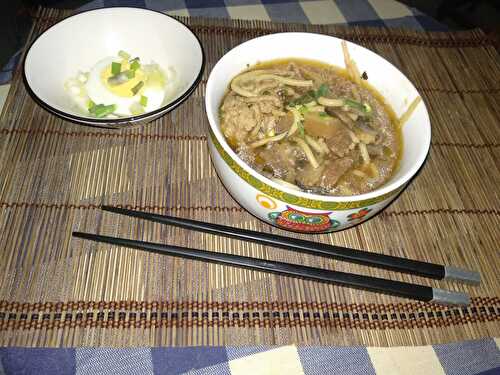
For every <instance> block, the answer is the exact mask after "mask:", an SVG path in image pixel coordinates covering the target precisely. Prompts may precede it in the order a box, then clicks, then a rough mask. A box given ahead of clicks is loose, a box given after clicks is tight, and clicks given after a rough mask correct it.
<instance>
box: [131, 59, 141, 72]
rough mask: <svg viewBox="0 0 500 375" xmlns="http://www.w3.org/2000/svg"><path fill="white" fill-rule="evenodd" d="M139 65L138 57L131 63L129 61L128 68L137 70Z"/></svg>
mask: <svg viewBox="0 0 500 375" xmlns="http://www.w3.org/2000/svg"><path fill="white" fill-rule="evenodd" d="M140 67H141V63H140V62H139V59H137V60H133V61H132V62H131V63H130V69H131V70H134V71H135V70H137V69H139V68H140Z"/></svg>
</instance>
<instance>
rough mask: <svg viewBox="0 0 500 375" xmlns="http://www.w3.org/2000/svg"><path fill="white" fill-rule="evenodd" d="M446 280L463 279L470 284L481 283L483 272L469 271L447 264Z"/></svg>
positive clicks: (462, 280)
mask: <svg viewBox="0 0 500 375" xmlns="http://www.w3.org/2000/svg"><path fill="white" fill-rule="evenodd" d="M444 280H454V281H461V282H464V283H468V284H475V285H477V284H479V283H480V282H481V274H480V273H479V272H476V271H469V270H466V269H463V268H458V267H453V266H445V267H444Z"/></svg>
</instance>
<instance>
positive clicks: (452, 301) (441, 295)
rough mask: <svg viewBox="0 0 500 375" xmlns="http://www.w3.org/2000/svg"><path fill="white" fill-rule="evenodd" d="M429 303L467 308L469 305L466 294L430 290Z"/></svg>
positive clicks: (468, 298) (437, 289)
mask: <svg viewBox="0 0 500 375" xmlns="http://www.w3.org/2000/svg"><path fill="white" fill-rule="evenodd" d="M430 302H435V303H439V304H440V305H458V306H467V305H468V304H470V297H469V295H468V294H467V293H462V292H453V291H451V290H445V289H439V288H432V300H431V301H430Z"/></svg>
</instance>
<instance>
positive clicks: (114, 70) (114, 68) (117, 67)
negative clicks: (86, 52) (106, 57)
mask: <svg viewBox="0 0 500 375" xmlns="http://www.w3.org/2000/svg"><path fill="white" fill-rule="evenodd" d="M121 71H122V64H120V63H117V62H114V61H113V62H112V63H111V74H113V75H117V74H120V72H121Z"/></svg>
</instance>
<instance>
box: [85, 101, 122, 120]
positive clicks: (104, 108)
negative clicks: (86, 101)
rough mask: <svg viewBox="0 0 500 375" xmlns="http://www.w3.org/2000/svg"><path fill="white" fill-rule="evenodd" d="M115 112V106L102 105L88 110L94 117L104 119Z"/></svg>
mask: <svg viewBox="0 0 500 375" xmlns="http://www.w3.org/2000/svg"><path fill="white" fill-rule="evenodd" d="M115 110H116V105H115V104H110V105H104V104H96V105H94V106H92V107H90V108H89V112H90V113H92V114H93V115H95V117H99V118H101V117H104V116H107V115H110V114H111V113H113V112H114V111H115Z"/></svg>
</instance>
